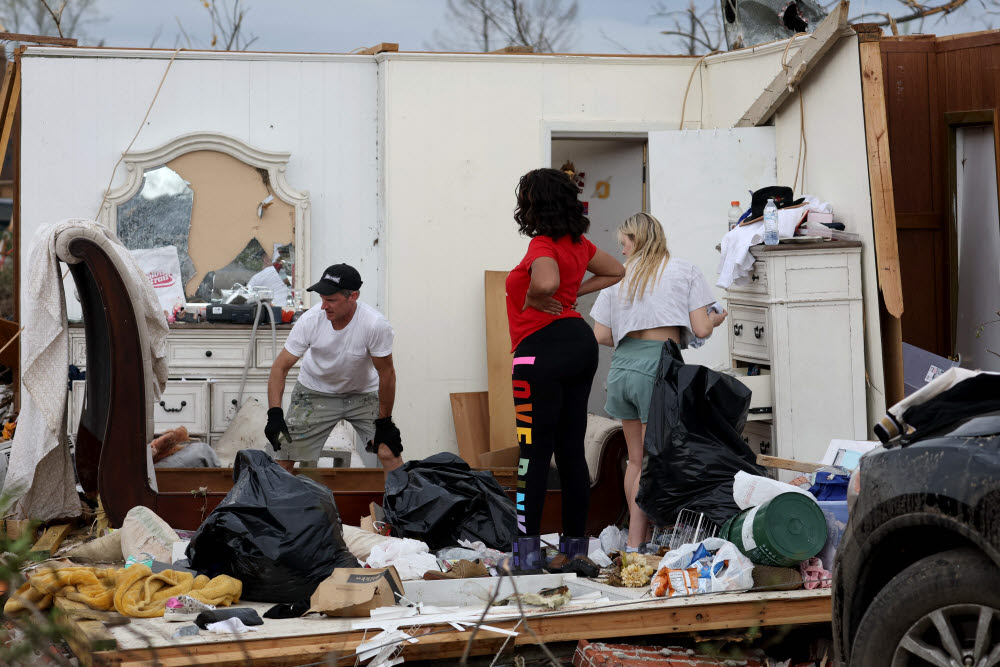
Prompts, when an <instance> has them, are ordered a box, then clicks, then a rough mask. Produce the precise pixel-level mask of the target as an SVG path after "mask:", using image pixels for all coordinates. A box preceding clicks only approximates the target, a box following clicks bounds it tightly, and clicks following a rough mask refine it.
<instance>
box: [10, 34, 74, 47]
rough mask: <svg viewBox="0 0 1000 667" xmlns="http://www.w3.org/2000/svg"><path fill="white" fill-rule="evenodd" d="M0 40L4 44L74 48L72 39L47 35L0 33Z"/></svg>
mask: <svg viewBox="0 0 1000 667" xmlns="http://www.w3.org/2000/svg"><path fill="white" fill-rule="evenodd" d="M0 40H3V41H5V42H21V43H24V42H27V43H29V44H48V45H50V46H76V39H75V38H72V37H49V36H48V35H31V34H28V33H23V32H0Z"/></svg>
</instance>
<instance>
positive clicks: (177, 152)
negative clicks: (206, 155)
mask: <svg viewBox="0 0 1000 667" xmlns="http://www.w3.org/2000/svg"><path fill="white" fill-rule="evenodd" d="M194 151H218V152H220V153H225V154H227V155H229V156H231V157H234V158H236V159H237V160H239V161H240V162H243V163H245V164H248V165H250V166H252V167H256V168H258V169H265V170H267V174H268V177H269V179H270V182H271V189H272V190H273V191H274V194H275V195H276V196H277V197H278V198H279V199H281V200H282V201H283V202H285V203H287V204H289V205H290V206H293V207H294V208H295V272H294V274H293V280H294V283H295V284H294V289H296V290H305V287H306V286H307V285H309V284H311V283H310V282H309V276H310V275H311V273H310V270H309V236H310V234H309V229H310V206H309V191H308V190H296V189H294V188H292V187H291V186H290V185H288V181H287V180H285V171H286V169H287V168H288V160H289V158H291V153H278V152H275V151H265V150H261V149H259V148H254V147H253V146H250V145H249V144H246V143H244V142H243V141H240V140H239V139H236V138H235V137H230V136H228V135H225V134H220V133H218V132H192V133H190V134H182V135H180V136H179V137H176V138H174V139H171V140H170V141H168V142H167V143H165V144H163V145H162V146H160V147H159V148H154V149H152V150H148V151H140V152H132V153H126V154H125V157H124V160H123V161H124V163H125V169H126V175H125V183H123V184H122V185H121V186H119V187H117V188H111V189H109V190H108V195H107V198H106V199H105V201H104V205H103V206H102V207H101V212H100V215H99V218H100V219H99V222H100V223H101V224H103V225H105V226H107V227H108V228H109V229H111V230H112V231H114V232H115V233H117V232H118V205H119V204H122V203H124V202H127V201H128V200H130V199H131V198H132V197H133V196H135V195H136V193H138V192H139V189H140V188H141V187H142V181H143V175H144V174H145V172H146V170H147V169H154V168H156V167H162V166H164V165H166V164H167V163H168V162H170V161H171V160H173V159H174V158H176V157H179V156H181V155H184V154H185V153H192V152H194ZM303 294H304V298H305V300H306V303H307V304H308V298H307V296H308V295H307V294H306V293H303Z"/></svg>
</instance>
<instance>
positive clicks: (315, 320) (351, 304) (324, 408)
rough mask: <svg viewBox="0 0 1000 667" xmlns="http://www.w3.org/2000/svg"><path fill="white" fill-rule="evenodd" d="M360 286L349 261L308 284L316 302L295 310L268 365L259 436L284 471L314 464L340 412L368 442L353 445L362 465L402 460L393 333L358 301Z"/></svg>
mask: <svg viewBox="0 0 1000 667" xmlns="http://www.w3.org/2000/svg"><path fill="white" fill-rule="evenodd" d="M359 289H361V275H360V274H359V273H358V272H357V270H356V269H355V268H354V267H352V266H348V265H347V264H334V265H333V266H330V267H328V268H327V269H326V271H324V272H323V277H322V278H321V279H320V280H319V281H318V282H317V283H316V284H314V285H313V286H312V287H310V288H309V291H310V292H316V293H317V294H319V295H320V296H321V297H322V299H321V301H320V303H318V304H316V305H315V306H313V307H312V308H310V309H309V310H307V311H306V312H305V313H303V314H302V316H301V317H300V318H299V320H298V321H297V322H296V323H295V326H294V327H292V331H291V333H290V334H289V335H288V339H287V340H286V341H285V347H284V349H282V350H281V352H280V353H279V354H278V358H277V359H275V360H274V363H273V364H272V365H271V375H270V377H269V378H268V381H267V400H268V407H269V409H268V411H267V426H266V427H265V428H264V435H266V436H267V439H268V441H269V442H270V443H271V446H272V447H273V448H274V450H275V460H276V461H277V462H278V464H280V465H281V467H283V468H284V469H285V470H288V471H291V470H292V468H293V467H294V466H295V462H296V461H299V462H300V465H303V466H315V465H316V462H317V461H318V459H319V456H320V452H322V450H323V443H324V442H326V439H327V437H328V436H329V435H330V431H331V430H332V429H333V427H334V426H336V425H337V424H338V423H339V422H340V421H341V420H345V419H346V420H347V421H348V422H349V423H350V424H351V426H353V427H354V429H355V430H356V431H357V432H358V435H359V436H361V441H362V442H366V443H368V444H367V446H366V447H364V448H361V447H359V448H357V450H358V453H359V455H360V456H361V458H362V460H363V461H364V462H365V464H366V467H370V468H374V467H376V466H377V465H378V464H379V463H381V464H382V467H384V468H385V469H387V470H394V469H395V468H398V467H399V466H400V465H402V459H401V458H400V453H401V452H402V451H403V444H402V440H401V438H400V434H399V429H398V428H396V425H395V424H393V422H392V405H393V402H394V401H395V398H396V371H395V369H394V368H393V365H392V341H393V336H394V334H393V331H392V327H391V326H389V321H388V320H387V319H386V318H385V316H383V315H382V313H380V312H378V311H377V310H375V309H374V308H372V307H371V306H369V305H368V304H366V303H362V302H361V301H358V296H359V292H358V290H359ZM300 358H301V359H302V368H301V369H300V370H299V379H298V381H297V382H296V383H295V389H294V390H293V391H292V399H291V403H290V404H289V406H288V422H287V424H286V422H285V415H284V411H283V410H282V409H281V396H282V394H283V393H284V391H285V380H286V379H287V377H288V371H289V369H291V367H292V366H294V365H295V362H297V361H298V360H299V359H300ZM282 436H284V438H282ZM362 449H364V450H365V451H362Z"/></svg>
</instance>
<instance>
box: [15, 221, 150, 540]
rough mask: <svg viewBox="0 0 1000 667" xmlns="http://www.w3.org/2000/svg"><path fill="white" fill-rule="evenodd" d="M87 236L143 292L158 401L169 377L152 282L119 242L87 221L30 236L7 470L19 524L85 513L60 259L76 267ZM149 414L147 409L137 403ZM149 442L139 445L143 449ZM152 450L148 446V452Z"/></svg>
mask: <svg viewBox="0 0 1000 667" xmlns="http://www.w3.org/2000/svg"><path fill="white" fill-rule="evenodd" d="M88 230H89V231H90V232H91V233H95V234H97V235H98V237H100V236H104V237H106V238H107V239H108V240H109V241H111V244H110V245H109V248H110V249H111V250H112V251H114V252H116V253H117V255H118V258H119V260H120V261H121V264H122V265H124V266H126V267H128V269H129V272H130V273H131V275H130V276H123V278H124V279H125V280H126V281H128V280H131V281H132V283H133V284H135V285H139V286H140V290H141V293H142V297H141V299H140V301H141V302H140V303H138V304H136V310H137V311H138V310H140V309H141V310H144V311H145V313H144V314H145V322H146V327H147V333H148V340H149V346H150V352H151V358H152V362H153V363H152V365H153V374H154V376H155V380H156V381H155V382H154V383H153V385H154V394H155V396H154V398H158V397H159V394H160V392H162V391H163V388H164V386H165V385H166V380H167V360H166V355H167V333H168V329H167V322H166V318H165V317H164V315H163V311H161V310H160V306H159V301H158V299H157V298H156V294H155V293H154V292H153V287H152V285H150V284H149V280H148V278H146V276H145V274H144V273H142V271H140V270H139V267H138V265H137V264H136V263H135V260H134V259H133V258H132V255H131V254H130V253H129V251H128V250H127V249H126V248H125V246H123V245H122V244H121V241H119V240H118V238H117V237H116V236H115V235H114V233H112V232H111V231H110V230H108V229H106V228H105V227H103V226H101V225H99V224H97V223H96V222H93V221H90V220H64V221H63V222H59V223H54V224H51V225H47V226H45V227H43V228H41V229H40V230H39V231H38V232H37V234H36V235H35V238H34V239H33V246H34V247H33V249H32V251H31V261H30V263H29V270H30V274H29V276H28V286H27V290H26V292H25V293H26V294H30V295H31V296H32V298H33V299H34V300H33V301H32V303H31V304H30V306H26V307H25V308H23V309H22V312H23V313H24V322H23V324H24V333H23V334H22V336H23V340H22V346H21V349H22V350H23V352H24V361H23V363H22V369H23V381H22V382H23V386H24V392H22V400H21V412H20V415H19V416H18V421H17V431H16V432H15V434H14V443H13V446H12V448H11V456H10V467H9V469H8V471H7V480H6V482H5V484H4V489H5V491H7V492H8V493H10V494H12V496H13V499H14V504H13V506H12V507H11V508H10V510H8V516H9V517H11V518H14V519H37V520H39V521H48V520H51V519H57V518H68V517H74V516H78V515H79V514H80V500H79V498H78V497H77V494H76V484H75V482H74V474H73V466H72V462H71V460H70V455H69V447H68V446H67V438H66V393H67V369H68V359H69V334H68V332H67V330H66V300H65V294H64V290H63V280H62V271H61V267H60V265H59V260H62V261H64V262H67V263H71V264H75V263H78V262H79V261H80V260H79V259H78V258H76V257H73V256H72V255H71V254H70V253H69V249H68V245H69V241H70V240H72V239H73V238H76V237H77V236H78V235H80V233H81V232H85V231H88ZM135 407H136V409H137V410H144V409H145V406H144V405H136V406H135ZM146 444H147V443H145V442H142V443H136V446H137V447H139V446H143V447H144V446H146ZM147 449H148V447H147Z"/></svg>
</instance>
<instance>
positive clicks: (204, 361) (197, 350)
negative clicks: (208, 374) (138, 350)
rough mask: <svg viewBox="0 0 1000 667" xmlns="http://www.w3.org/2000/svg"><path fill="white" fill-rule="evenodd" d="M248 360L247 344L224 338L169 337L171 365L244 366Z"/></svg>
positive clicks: (189, 366) (168, 360)
mask: <svg viewBox="0 0 1000 667" xmlns="http://www.w3.org/2000/svg"><path fill="white" fill-rule="evenodd" d="M246 361H247V344H246V343H244V342H238V341H227V340H223V339H202V340H170V339H169V338H168V339H167V363H168V364H169V365H170V367H175V366H184V367H187V368H191V367H195V368H200V367H206V368H210V367H213V366H214V367H225V368H242V367H243V365H244V364H246Z"/></svg>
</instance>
